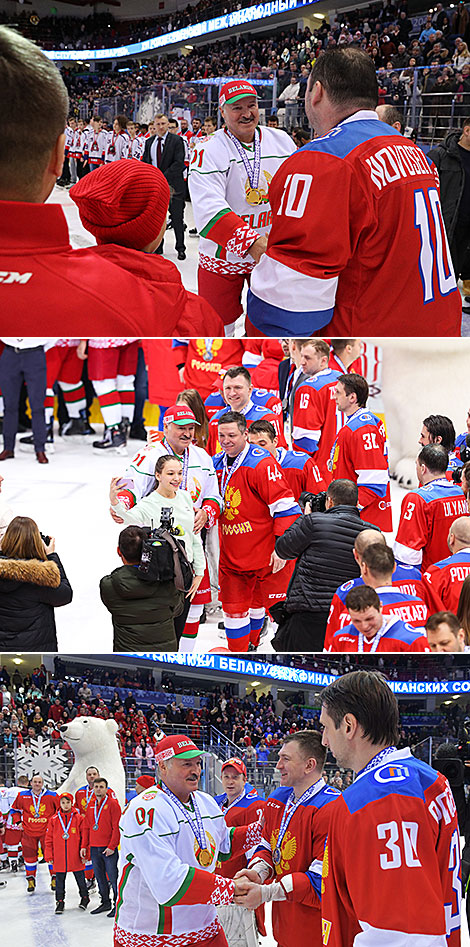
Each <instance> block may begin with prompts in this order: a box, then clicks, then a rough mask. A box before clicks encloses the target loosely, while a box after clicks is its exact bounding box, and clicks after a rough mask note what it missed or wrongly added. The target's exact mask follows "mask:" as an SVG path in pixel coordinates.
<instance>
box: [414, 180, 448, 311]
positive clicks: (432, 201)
mask: <svg viewBox="0 0 470 947" xmlns="http://www.w3.org/2000/svg"><path fill="white" fill-rule="evenodd" d="M431 220H432V221H433V224H434V227H431ZM415 228H416V229H418V230H419V235H420V238H421V250H420V253H419V271H420V274H421V282H422V284H423V297H424V298H423V302H424V303H425V304H426V303H430V302H433V301H434V299H435V295H434V286H435V284H436V282H437V286H438V289H439V293H440V295H441V296H447V295H448V294H449V293H451V292H452V291H453V289H454V288H455V278H454V273H453V270H452V265H451V263H450V251H449V244H448V242H447V235H446V231H445V227H444V222H443V220H442V213H441V206H440V203H439V194H438V193H437V190H436V188H435V187H430V188H428V190H427V192H425V191H421V190H419V191H415ZM432 231H434V236H435V240H433V236H432ZM444 251H445V255H444Z"/></svg>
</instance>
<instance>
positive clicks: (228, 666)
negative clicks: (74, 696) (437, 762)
mask: <svg viewBox="0 0 470 947" xmlns="http://www.w3.org/2000/svg"><path fill="white" fill-rule="evenodd" d="M130 657H133V658H145V659H147V660H151V661H155V662H156V663H158V664H168V665H179V666H180V667H182V668H183V667H187V668H201V669H204V670H207V671H220V672H222V673H223V674H242V675H244V676H248V677H255V678H267V679H270V680H272V681H278V682H279V683H280V684H282V683H287V684H299V685H300V686H302V687H326V686H327V685H328V684H331V682H332V681H335V680H336V678H337V677H338V675H337V674H326V673H325V672H324V671H307V670H306V669H305V668H292V667H285V666H284V665H282V664H267V663H265V662H263V661H250V660H249V659H247V658H240V657H238V656H235V655H234V656H233V657H230V656H229V655H225V654H185V653H179V652H178V653H174V652H158V653H157V652H153V651H151V652H149V653H148V654H132V655H130ZM389 687H390V688H391V690H392V691H393V692H394V694H417V695H418V696H421V697H422V696H426V695H427V694H469V693H470V680H468V681H465V680H462V681H446V680H441V681H390V682H389Z"/></svg>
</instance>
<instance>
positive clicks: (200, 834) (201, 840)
mask: <svg viewBox="0 0 470 947" xmlns="http://www.w3.org/2000/svg"><path fill="white" fill-rule="evenodd" d="M160 788H161V789H162V790H163V792H164V793H165V795H166V796H168V797H169V798H170V799H171V801H172V803H173V805H175V806H176V808H177V809H179V811H180V812H181V814H182V816H184V820H185V822H187V823H188V825H189V828H190V829H191V832H192V833H193V835H194V838H195V839H196V841H197V843H198V845H199V848H201V849H206V848H207V839H206V833H205V831H204V825H203V821H202V816H201V813H200V811H199V806H198V804H197V802H196V797H195V795H194V793H191V796H190V798H191V801H192V803H193V808H194V820H193V819H191V818H190V817H189V814H188V810H187V809H186V808H185V806H183V803H182V802H180V800H179V799H178V797H177V796H175V794H174V792H172V791H171V789H168V786H165V784H164V783H161V784H160Z"/></svg>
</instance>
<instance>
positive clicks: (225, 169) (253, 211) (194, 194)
mask: <svg viewBox="0 0 470 947" xmlns="http://www.w3.org/2000/svg"><path fill="white" fill-rule="evenodd" d="M219 104H220V111H221V114H222V118H223V120H224V123H225V127H224V128H221V129H219V131H216V132H215V134H214V135H211V136H210V138H207V139H205V140H201V142H200V143H199V141H196V143H195V149H194V152H193V156H192V158H191V164H190V167H189V191H190V194H191V200H192V203H193V210H194V219H195V224H196V228H197V230H198V232H199V235H200V237H201V240H200V244H199V270H198V292H199V295H200V296H204V298H205V299H208V300H210V302H211V304H212V305H213V307H214V309H215V310H216V311H217V312H218V313H219V315H220V317H221V319H222V320H223V322H224V325H225V334H226V335H233V330H234V325H235V321H236V320H237V318H238V316H239V315H240V314H241V313H242V311H243V307H242V305H241V301H240V298H241V293H242V289H243V284H244V282H245V280H246V279H248V277H249V275H250V273H251V272H252V270H253V268H254V266H255V264H256V263H257V262H258V260H259V259H260V257H261V255H262V254H263V253H264V251H265V250H266V246H267V235H268V233H269V231H270V229H271V207H270V203H269V185H270V182H271V179H272V177H273V175H274V174H275V173H276V171H277V170H278V168H280V167H281V164H282V162H283V161H285V159H286V158H287V157H288V156H289V155H291V154H293V152H294V151H295V145H294V142H293V141H292V139H291V138H290V137H289V135H287V134H286V133H285V132H283V131H279V130H278V129H272V128H265V127H263V128H262V129H261V128H260V127H259V109H258V97H257V92H256V89H255V88H254V86H252V85H251V83H249V82H247V81H246V80H245V79H232V80H231V81H230V82H225V83H224V84H223V85H222V87H221V89H220V99H219Z"/></svg>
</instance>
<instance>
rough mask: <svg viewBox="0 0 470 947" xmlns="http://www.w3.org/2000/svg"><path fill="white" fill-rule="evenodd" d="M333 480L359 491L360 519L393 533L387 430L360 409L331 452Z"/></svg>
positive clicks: (341, 431) (377, 420) (365, 411)
mask: <svg viewBox="0 0 470 947" xmlns="http://www.w3.org/2000/svg"><path fill="white" fill-rule="evenodd" d="M331 476H332V479H333V480H342V479H343V478H344V479H346V480H353V481H354V483H357V486H358V490H359V509H360V511H361V519H363V520H365V521H366V522H368V523H373V524H374V526H378V527H379V529H381V530H383V531H384V532H385V533H389V532H391V530H392V504H391V500H390V474H389V470H388V448H387V439H386V433H385V427H384V425H383V423H382V421H381V420H380V418H378V417H376V415H375V414H372V413H371V412H370V411H367V409H366V408H359V409H358V411H356V412H355V413H354V414H352V415H351V417H349V418H348V419H347V421H346V423H345V425H344V427H342V428H341V430H340V432H339V434H338V436H337V438H336V441H335V444H334V446H333V448H332V451H331Z"/></svg>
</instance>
